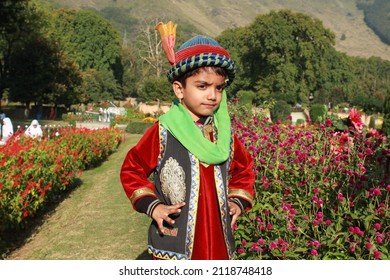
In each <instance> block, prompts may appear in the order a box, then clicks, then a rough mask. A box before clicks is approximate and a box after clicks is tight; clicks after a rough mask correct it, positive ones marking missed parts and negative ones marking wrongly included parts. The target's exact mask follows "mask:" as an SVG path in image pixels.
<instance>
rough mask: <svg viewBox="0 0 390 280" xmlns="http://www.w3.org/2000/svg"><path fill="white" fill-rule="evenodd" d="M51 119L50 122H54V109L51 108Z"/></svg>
mask: <svg viewBox="0 0 390 280" xmlns="http://www.w3.org/2000/svg"><path fill="white" fill-rule="evenodd" d="M49 119H50V120H54V107H51V108H50V114H49Z"/></svg>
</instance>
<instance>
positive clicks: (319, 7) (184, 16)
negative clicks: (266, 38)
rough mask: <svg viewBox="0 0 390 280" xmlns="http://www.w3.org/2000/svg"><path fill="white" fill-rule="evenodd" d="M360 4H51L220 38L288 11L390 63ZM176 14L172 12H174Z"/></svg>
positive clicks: (345, 45) (352, 50) (352, 0)
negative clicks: (184, 25) (172, 23)
mask: <svg viewBox="0 0 390 280" xmlns="http://www.w3.org/2000/svg"><path fill="white" fill-rule="evenodd" d="M356 1H357V0H327V1H323V0H261V1H259V0H241V1H233V0H208V1H206V0H197V1H196V0H189V1H187V0H149V1H145V0H47V1H46V2H55V3H57V4H59V5H61V6H65V7H73V8H85V7H89V8H94V9H97V10H102V9H104V8H107V7H117V8H120V9H123V10H125V11H126V13H127V14H128V16H129V17H132V18H135V19H139V20H146V21H148V20H149V21H159V20H176V21H186V22H188V23H189V24H193V25H194V26H196V27H197V28H198V29H199V30H200V31H201V32H202V33H204V34H206V35H209V36H216V35H218V34H220V33H221V32H222V31H223V30H224V29H226V28H234V27H239V26H246V25H248V24H250V23H251V22H252V21H253V20H254V18H255V17H256V15H258V14H265V13H268V12H269V11H271V10H279V9H290V10H293V11H296V12H301V13H305V14H309V15H311V16H313V17H316V18H318V19H320V20H321V21H322V22H323V24H324V26H325V27H327V28H329V29H330V30H332V31H333V32H334V33H335V34H336V49H337V50H338V51H341V52H345V53H347V54H348V55H351V56H359V57H370V56H378V57H381V58H383V59H387V60H390V46H389V45H387V44H385V43H383V42H382V41H381V40H380V39H379V38H378V36H377V35H376V34H375V33H374V32H373V31H372V30H371V29H370V28H369V27H368V26H367V25H366V23H365V22H364V15H363V11H361V10H359V9H358V8H357V7H356ZM172 11H174V12H172Z"/></svg>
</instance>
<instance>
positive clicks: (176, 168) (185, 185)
mask: <svg viewBox="0 0 390 280" xmlns="http://www.w3.org/2000/svg"><path fill="white" fill-rule="evenodd" d="M159 136H160V156H159V159H158V167H157V169H156V172H155V173H154V181H155V192H156V194H157V196H158V198H159V199H160V201H162V202H163V203H164V204H167V205H172V204H176V203H179V202H182V201H185V202H186V205H185V206H184V207H183V208H182V211H181V213H180V214H179V215H176V216H172V217H171V218H172V219H174V220H175V224H174V225H173V226H171V225H169V224H167V223H164V233H163V234H161V233H159V231H158V227H157V225H156V223H155V221H153V222H152V224H151V226H150V228H149V235H148V239H149V246H148V250H149V252H150V253H152V254H153V255H154V256H155V257H157V258H160V259H191V255H192V250H193V246H194V237H195V226H196V218H197V204H198V195H199V187H200V179H199V178H200V173H199V171H200V166H199V164H200V163H199V160H198V159H197V158H196V157H195V156H194V155H192V154H191V153H189V151H188V150H186V149H185V147H184V146H183V145H182V144H181V143H180V142H179V141H178V140H177V139H176V138H174V137H173V136H172V135H171V134H170V133H169V131H167V130H166V129H165V128H164V127H163V126H162V125H161V124H160V125H159ZM216 137H217V135H214V139H216ZM232 155H233V137H232V140H231V148H230V157H229V159H228V160H227V161H226V162H224V163H223V164H220V165H214V178H215V184H216V192H217V197H218V203H219V210H220V215H221V220H222V228H223V233H224V239H225V244H226V247H227V250H228V254H229V256H230V258H232V257H233V255H234V249H235V246H234V236H233V233H232V231H231V229H230V223H231V217H230V215H229V214H228V205H227V193H228V179H227V173H228V170H229V166H230V162H231V159H232Z"/></svg>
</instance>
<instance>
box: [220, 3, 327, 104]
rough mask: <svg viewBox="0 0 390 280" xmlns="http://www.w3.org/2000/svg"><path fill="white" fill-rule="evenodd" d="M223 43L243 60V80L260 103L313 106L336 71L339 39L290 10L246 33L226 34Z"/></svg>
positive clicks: (272, 14)
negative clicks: (310, 100)
mask: <svg viewBox="0 0 390 280" xmlns="http://www.w3.org/2000/svg"><path fill="white" fill-rule="evenodd" d="M218 39H222V40H221V42H222V43H223V44H224V46H225V47H226V48H228V50H229V51H230V50H232V53H233V54H234V56H237V57H238V63H239V65H240V68H239V69H238V73H237V76H238V79H239V80H241V79H243V80H244V81H245V82H244V83H243V84H242V85H243V86H244V88H242V89H245V90H252V91H255V92H256V93H257V98H258V99H259V100H260V101H262V100H267V99H270V98H275V99H283V100H285V101H287V102H288V103H289V104H291V105H292V104H295V103H308V97H309V93H310V92H315V91H319V90H320V89H322V88H324V86H325V81H327V80H328V76H327V75H331V74H328V73H331V72H332V68H331V64H330V63H329V61H328V60H327V59H329V57H331V54H334V52H335V51H334V44H335V35H334V33H332V32H331V31H330V30H328V29H326V28H324V27H323V25H322V23H321V22H320V21H319V20H317V19H314V18H312V17H310V16H308V15H304V14H301V13H292V12H291V11H289V10H282V11H278V12H270V13H269V14H266V15H259V16H258V17H257V18H256V19H255V21H254V22H253V23H252V24H251V25H249V26H248V27H245V28H240V29H237V30H234V31H232V30H230V31H227V32H224V33H222V35H221V37H220V38H218Z"/></svg>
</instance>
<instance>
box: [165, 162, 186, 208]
mask: <svg viewBox="0 0 390 280" xmlns="http://www.w3.org/2000/svg"><path fill="white" fill-rule="evenodd" d="M160 181H161V190H162V192H163V194H164V195H165V196H167V197H168V198H169V199H170V201H171V203H172V204H177V203H180V202H183V201H184V200H185V198H186V186H185V174H184V169H183V167H181V166H180V165H179V163H178V162H177V161H176V160H175V159H174V158H172V157H170V158H169V159H168V160H167V161H166V162H165V164H164V167H163V168H162V169H161V172H160Z"/></svg>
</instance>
